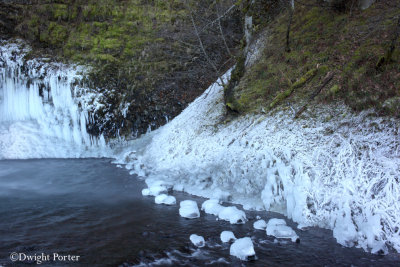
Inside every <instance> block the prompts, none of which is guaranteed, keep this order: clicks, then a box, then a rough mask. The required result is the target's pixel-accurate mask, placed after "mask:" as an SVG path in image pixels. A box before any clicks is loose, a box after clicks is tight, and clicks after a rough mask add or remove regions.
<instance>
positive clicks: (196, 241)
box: [190, 234, 206, 248]
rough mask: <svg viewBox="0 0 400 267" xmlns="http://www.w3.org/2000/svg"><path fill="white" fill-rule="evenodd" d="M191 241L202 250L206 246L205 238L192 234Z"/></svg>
mask: <svg viewBox="0 0 400 267" xmlns="http://www.w3.org/2000/svg"><path fill="white" fill-rule="evenodd" d="M190 241H191V242H192V243H193V245H195V246H196V247H199V248H202V247H204V245H205V244H206V241H204V237H202V236H199V235H196V234H192V235H190Z"/></svg>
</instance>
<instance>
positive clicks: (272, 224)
mask: <svg viewBox="0 0 400 267" xmlns="http://www.w3.org/2000/svg"><path fill="white" fill-rule="evenodd" d="M266 232H267V235H272V236H275V237H276V238H285V239H290V240H292V242H300V239H299V236H298V235H297V234H296V232H295V231H294V230H293V229H292V228H290V227H289V226H287V225H286V222H285V220H282V219H276V218H274V219H271V220H269V221H268V224H267V231H266Z"/></svg>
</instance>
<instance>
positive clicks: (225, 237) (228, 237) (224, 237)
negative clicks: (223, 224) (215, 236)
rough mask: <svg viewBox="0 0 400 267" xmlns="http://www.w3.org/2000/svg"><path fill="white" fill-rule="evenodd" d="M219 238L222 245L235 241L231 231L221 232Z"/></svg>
mask: <svg viewBox="0 0 400 267" xmlns="http://www.w3.org/2000/svg"><path fill="white" fill-rule="evenodd" d="M220 238H221V241H222V242H223V243H227V242H231V241H234V240H236V237H235V235H234V234H233V232H231V231H222V232H221V235H220Z"/></svg>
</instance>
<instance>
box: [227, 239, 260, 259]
mask: <svg viewBox="0 0 400 267" xmlns="http://www.w3.org/2000/svg"><path fill="white" fill-rule="evenodd" d="M230 254H231V255H232V256H235V257H237V258H239V259H241V260H243V261H247V260H251V259H253V258H254V257H255V256H256V252H255V251H254V247H253V242H252V241H251V238H250V237H244V238H239V239H237V240H236V241H235V242H234V243H233V244H232V245H231V249H230Z"/></svg>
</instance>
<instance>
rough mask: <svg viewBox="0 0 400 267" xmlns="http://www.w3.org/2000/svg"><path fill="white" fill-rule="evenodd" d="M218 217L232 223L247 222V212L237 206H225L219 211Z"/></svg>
mask: <svg viewBox="0 0 400 267" xmlns="http://www.w3.org/2000/svg"><path fill="white" fill-rule="evenodd" d="M218 218H219V219H221V220H224V221H228V222H230V223H231V224H244V223H245V222H247V218H246V214H245V213H244V211H242V210H239V209H238V208H236V207H235V206H231V207H223V208H222V209H221V211H220V212H219V213H218Z"/></svg>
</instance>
